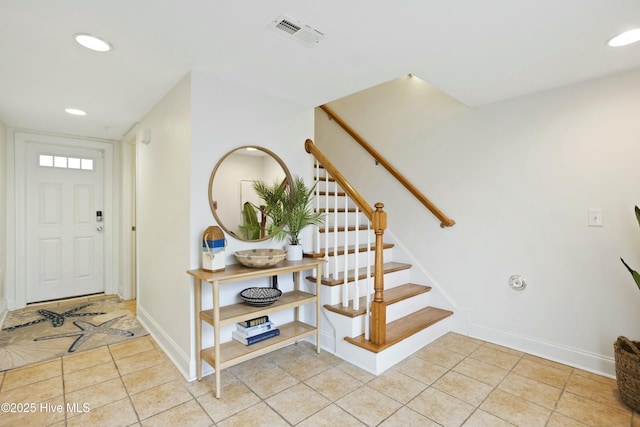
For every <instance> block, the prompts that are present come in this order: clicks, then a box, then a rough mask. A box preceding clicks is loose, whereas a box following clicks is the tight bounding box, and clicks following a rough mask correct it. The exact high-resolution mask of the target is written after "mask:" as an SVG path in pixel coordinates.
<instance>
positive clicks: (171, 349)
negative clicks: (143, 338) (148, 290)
mask: <svg viewBox="0 0 640 427" xmlns="http://www.w3.org/2000/svg"><path fill="white" fill-rule="evenodd" d="M137 315H138V320H139V321H140V323H142V326H144V327H145V329H146V330H147V331H149V334H150V335H151V336H152V337H153V339H154V340H155V341H156V342H157V343H158V345H159V346H160V348H162V350H163V351H164V352H165V354H166V355H167V356H168V357H169V359H171V361H172V362H173V364H174V365H175V366H176V368H178V370H179V371H180V373H181V374H182V376H184V377H185V378H186V379H187V381H192V380H193V379H195V378H192V375H191V372H195V365H194V366H193V367H192V366H191V361H190V359H189V356H188V355H186V354H185V353H184V352H183V351H182V349H180V347H179V346H178V345H177V344H176V343H175V342H174V341H173V340H172V339H171V337H170V336H169V335H168V334H167V333H166V332H165V331H164V329H162V327H161V326H160V325H159V324H158V323H156V321H155V320H153V318H152V317H151V316H149V313H147V312H146V311H145V310H144V308H142V307H140V306H139V305H138V308H137Z"/></svg>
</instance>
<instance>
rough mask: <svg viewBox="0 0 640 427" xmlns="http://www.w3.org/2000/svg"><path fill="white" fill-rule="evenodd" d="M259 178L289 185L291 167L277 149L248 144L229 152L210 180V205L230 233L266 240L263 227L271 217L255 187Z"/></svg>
mask: <svg viewBox="0 0 640 427" xmlns="http://www.w3.org/2000/svg"><path fill="white" fill-rule="evenodd" d="M256 181H262V182H264V183H266V184H273V183H275V182H279V183H281V184H282V185H289V184H290V183H291V181H292V179H291V174H290V173H289V169H287V166H286V165H285V164H284V162H283V161H282V160H281V159H280V158H279V157H278V156H276V155H275V154H274V153H273V152H271V151H269V150H267V149H266V148H262V147H257V146H244V147H240V148H237V149H235V150H233V151H231V152H229V153H227V154H225V155H224V156H223V157H222V159H220V161H219V162H218V164H216V166H215V167H214V168H213V172H211V178H210V179H209V206H210V207H211V213H213V216H214V218H215V219H216V221H217V223H218V225H219V226H220V227H221V228H222V229H223V230H224V231H225V232H226V233H227V234H228V235H230V236H233V237H235V238H237V239H240V240H245V241H259V240H266V239H268V238H269V236H266V235H265V233H264V231H263V230H260V229H259V228H260V227H255V226H251V225H252V224H253V225H255V222H256V221H257V222H258V223H259V224H261V225H262V228H264V226H265V225H266V224H267V223H268V221H269V218H267V217H265V216H264V215H263V213H262V212H261V211H260V208H259V207H260V205H261V199H260V197H259V196H258V195H257V194H256V192H255V190H254V189H253V184H254V182H256Z"/></svg>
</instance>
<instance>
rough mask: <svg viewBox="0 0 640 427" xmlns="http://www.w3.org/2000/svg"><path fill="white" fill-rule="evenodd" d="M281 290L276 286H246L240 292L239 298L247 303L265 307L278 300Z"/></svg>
mask: <svg viewBox="0 0 640 427" xmlns="http://www.w3.org/2000/svg"><path fill="white" fill-rule="evenodd" d="M281 296H282V291H281V290H280V289H277V288H247V289H245V290H243V291H242V292H240V298H242V300H243V301H244V302H246V303H247V304H249V305H253V306H256V307H266V306H269V305H271V304H273V303H274V302H276V301H278V298H280V297H281Z"/></svg>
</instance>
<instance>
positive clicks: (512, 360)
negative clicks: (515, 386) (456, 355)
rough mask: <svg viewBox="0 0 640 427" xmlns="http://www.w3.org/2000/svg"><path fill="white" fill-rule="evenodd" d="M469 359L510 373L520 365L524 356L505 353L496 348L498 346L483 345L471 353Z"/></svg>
mask: <svg viewBox="0 0 640 427" xmlns="http://www.w3.org/2000/svg"><path fill="white" fill-rule="evenodd" d="M469 357H472V358H474V359H476V360H480V361H482V362H485V363H488V364H489V365H493V366H497V367H498V368H502V369H506V370H507V371H509V370H511V369H512V368H513V367H514V366H515V365H516V363H518V361H519V360H520V358H521V357H522V356H517V355H514V354H511V353H507V352H504V351H502V350H499V349H498V348H496V346H487V345H482V346H480V347H479V348H478V349H477V350H476V351H474V352H473V353H471V355H470V356H469Z"/></svg>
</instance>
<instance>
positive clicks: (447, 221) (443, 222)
mask: <svg viewBox="0 0 640 427" xmlns="http://www.w3.org/2000/svg"><path fill="white" fill-rule="evenodd" d="M320 108H321V109H322V111H324V112H325V113H327V115H328V116H329V118H331V119H332V120H335V122H336V123H337V124H338V125H339V126H340V127H341V128H342V129H344V131H345V132H347V133H348V134H349V135H350V136H351V137H352V138H353V139H355V140H356V142H357V143H358V144H360V145H361V146H362V148H364V149H365V150H366V151H367V152H368V153H369V154H371V155H372V156H373V158H374V159H375V160H376V162H378V163H380V164H381V165H382V166H384V168H385V169H386V170H387V171H389V173H390V174H391V175H393V177H394V178H396V179H397V180H398V181H400V183H401V184H402V185H403V186H404V187H405V188H406V189H407V190H409V192H410V193H411V194H413V195H414V196H415V197H416V198H417V199H418V200H419V201H420V203H422V204H423V205H424V206H425V207H426V208H427V209H429V211H430V212H431V213H432V214H433V215H434V216H435V217H436V218H438V219H439V220H440V227H442V228H444V227H451V226H452V225H454V224H455V223H456V222H455V221H454V220H452V219H451V218H449V217H447V216H446V215H445V214H444V213H443V212H442V211H441V210H440V209H438V207H437V206H436V205H434V204H433V203H432V202H431V201H430V200H429V199H427V198H426V197H425V196H424V194H422V193H421V192H420V190H418V189H417V188H416V187H415V186H414V185H413V184H411V182H409V181H408V180H407V179H406V178H405V177H404V176H403V175H402V174H401V173H400V172H399V171H398V170H397V169H396V168H394V167H393V166H392V165H391V164H390V163H389V162H388V161H387V160H386V159H385V158H384V157H382V155H381V154H380V153H378V151H376V149H375V148H373V147H372V146H371V145H369V143H367V141H365V140H364V138H362V137H361V136H360V135H359V134H358V133H357V132H356V131H355V130H353V129H352V128H351V126H349V125H348V124H346V123H345V122H344V120H342V119H341V118H340V117H339V116H338V115H336V113H334V112H333V111H332V110H331V109H330V108H329V107H327V106H326V105H321V106H320Z"/></svg>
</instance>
